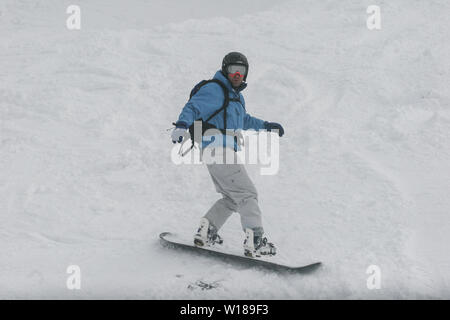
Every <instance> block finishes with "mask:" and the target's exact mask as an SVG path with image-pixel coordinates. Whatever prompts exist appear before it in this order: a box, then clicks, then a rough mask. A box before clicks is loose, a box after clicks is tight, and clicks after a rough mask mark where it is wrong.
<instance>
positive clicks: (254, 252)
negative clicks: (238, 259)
mask: <svg viewBox="0 0 450 320" xmlns="http://www.w3.org/2000/svg"><path fill="white" fill-rule="evenodd" d="M276 252H277V251H276V248H275V246H274V244H273V243H271V242H267V238H266V237H263V231H262V228H255V229H249V228H247V229H245V241H244V255H245V256H247V257H252V258H254V257H261V256H274V255H275V254H276Z"/></svg>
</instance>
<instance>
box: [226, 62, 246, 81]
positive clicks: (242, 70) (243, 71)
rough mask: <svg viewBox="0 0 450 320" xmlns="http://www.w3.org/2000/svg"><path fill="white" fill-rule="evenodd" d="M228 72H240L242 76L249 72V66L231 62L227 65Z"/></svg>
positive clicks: (234, 73) (233, 74)
mask: <svg viewBox="0 0 450 320" xmlns="http://www.w3.org/2000/svg"><path fill="white" fill-rule="evenodd" d="M227 71H228V74H230V75H231V76H233V77H234V76H235V75H236V74H239V76H240V77H241V78H242V77H244V76H245V75H246V74H247V67H246V66H244V65H242V64H230V65H229V66H228V67H227Z"/></svg>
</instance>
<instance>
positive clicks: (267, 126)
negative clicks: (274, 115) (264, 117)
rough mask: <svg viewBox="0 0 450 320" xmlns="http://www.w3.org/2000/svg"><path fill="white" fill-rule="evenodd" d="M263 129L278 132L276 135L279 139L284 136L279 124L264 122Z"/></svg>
mask: <svg viewBox="0 0 450 320" xmlns="http://www.w3.org/2000/svg"><path fill="white" fill-rule="evenodd" d="M264 129H266V130H267V131H272V130H278V135H279V136H280V137H282V136H283V134H284V129H283V127H282V126H281V124H279V123H276V122H267V121H266V122H264Z"/></svg>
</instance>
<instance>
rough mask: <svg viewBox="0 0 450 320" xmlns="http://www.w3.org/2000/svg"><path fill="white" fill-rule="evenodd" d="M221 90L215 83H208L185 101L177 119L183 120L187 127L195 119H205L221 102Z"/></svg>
mask: <svg viewBox="0 0 450 320" xmlns="http://www.w3.org/2000/svg"><path fill="white" fill-rule="evenodd" d="M223 99H224V97H223V90H222V88H221V87H220V86H219V85H218V84H216V83H208V84H206V85H204V86H203V87H201V88H200V90H199V91H198V92H197V93H196V94H195V95H194V96H193V97H192V98H191V99H190V100H189V101H188V102H187V103H186V105H185V106H184V107H183V110H182V111H181V113H180V116H179V117H178V121H183V122H185V123H186V124H187V126H188V127H190V126H191V124H193V123H194V121H195V120H200V119H204V120H206V119H207V118H208V117H209V116H210V115H212V114H213V113H214V112H215V111H216V110H217V109H219V108H220V107H221V106H222V104H223Z"/></svg>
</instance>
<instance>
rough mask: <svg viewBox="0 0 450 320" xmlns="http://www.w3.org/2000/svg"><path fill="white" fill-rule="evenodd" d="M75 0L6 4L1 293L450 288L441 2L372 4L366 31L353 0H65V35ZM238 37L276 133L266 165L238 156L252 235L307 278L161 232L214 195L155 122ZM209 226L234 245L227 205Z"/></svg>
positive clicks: (172, 115) (350, 294)
mask: <svg viewBox="0 0 450 320" xmlns="http://www.w3.org/2000/svg"><path fill="white" fill-rule="evenodd" d="M70 4H71V3H69V2H66V1H56V0H45V1H44V0H42V1H39V0H34V1H32V0H22V1H16V0H3V1H2V2H1V4H0V37H1V41H0V121H1V122H0V130H1V131H0V194H1V201H0V215H1V219H0V221H1V223H0V250H1V252H2V254H1V258H0V298H2V299H10V298H26V299H35V298H44V299H51V298H56V299H60V298H64V299H80V298H82V299H93V298H101V299H104V298H114V299H304V298H306V299H381V298H384V299H423V298H441V299H442V298H443V299H448V298H450V255H449V253H448V252H449V251H448V248H447V245H448V243H450V232H449V231H450V218H449V217H448V213H449V209H450V198H449V197H448V192H449V190H450V148H449V146H450V109H449V105H450V93H449V90H448V88H449V85H450V81H449V80H450V74H449V70H450V59H449V55H448V53H449V49H450V44H449V41H448V34H447V32H448V31H447V30H448V29H449V28H450V22H449V20H448V15H449V14H450V4H449V3H448V1H445V0H442V1H438V0H434V1H427V2H423V1H410V0H397V1H382V0H380V1H377V5H379V6H380V8H381V18H382V20H381V24H382V28H381V30H375V31H370V30H368V29H367V27H366V19H367V17H368V14H367V13H366V9H367V7H368V6H369V5H372V4H374V3H372V1H366V0H364V1H345V2H343V1H336V0H327V1H320V2H319V1H311V0H305V1H301V2H300V1H278V2H277V3H276V4H275V3H273V2H272V1H268V0H264V1H256V0H253V1H237V0H228V1H226V2H223V3H220V2H212V1H206V0H193V1H181V0H172V1H166V0H165V1H162V0H155V1H143V0H129V1H127V2H123V1H118V0H115V1H111V0H109V1H106V0H95V1H94V0H90V1H87V0H85V1H81V0H79V1H77V4H78V5H79V6H80V8H81V19H82V20H81V30H72V31H69V30H68V29H67V28H66V19H67V17H68V14H67V13H66V8H67V6H69V5H70ZM233 50H238V51H241V52H243V53H245V54H246V55H247V57H248V58H249V61H250V74H249V76H248V83H249V86H248V88H247V89H246V91H245V92H244V95H245V98H246V103H247V109H248V111H249V112H250V113H251V114H252V115H254V116H257V117H260V118H262V119H265V120H269V121H276V122H280V123H281V124H283V126H284V128H285V131H286V134H285V136H284V137H282V138H281V139H280V169H279V172H278V174H277V175H272V176H267V175H260V174H259V172H260V171H259V167H258V166H257V165H252V166H249V168H248V169H249V174H250V175H251V177H252V179H253V180H254V182H255V184H256V187H257V189H258V192H259V201H260V206H261V208H262V210H263V214H264V224H265V229H266V232H267V234H268V236H269V237H270V239H271V240H273V242H274V243H275V244H276V245H277V247H278V249H279V250H280V251H281V252H283V254H284V255H286V254H289V255H292V257H293V259H294V258H295V259H296V258H298V257H301V258H303V257H307V258H308V259H317V260H321V261H322V262H323V267H322V268H321V269H320V270H318V271H317V272H315V273H313V274H309V275H304V276H299V275H280V274H274V273H270V272H267V271H263V270H258V269H252V268H242V267H237V266H234V265H232V264H229V263H224V262H221V261H219V260H213V259H208V258H206V257H202V256H193V255H192V254H189V253H183V252H177V251H171V250H168V249H167V248H163V247H162V246H161V245H160V244H159V242H158V234H159V233H160V232H162V231H171V232H176V233H180V234H190V233H193V232H194V230H195V228H196V227H197V224H198V223H199V220H200V218H201V216H202V215H203V214H204V213H205V212H206V210H207V209H208V208H209V207H210V206H211V205H212V204H213V203H214V201H215V200H216V199H217V198H218V195H217V194H216V192H215V190H214V187H213V184H212V182H211V181H210V178H209V175H208V173H207V170H206V168H205V167H204V166H202V165H184V166H176V165H174V164H173V163H172V161H171V158H170V154H171V149H172V147H173V146H172V143H171V142H170V136H169V134H170V131H167V129H168V128H170V127H171V123H172V122H173V121H174V120H176V118H177V116H178V114H179V112H180V110H181V108H182V106H183V105H184V103H185V102H186V99H187V97H188V94H189V92H190V90H191V88H192V87H193V85H194V84H196V83H197V82H198V81H200V80H201V79H208V78H210V77H212V75H213V74H214V73H215V71H216V70H217V69H219V67H220V63H221V59H222V57H223V56H224V54H226V53H227V52H229V51H233ZM221 233H222V236H223V237H224V238H225V240H226V239H227V238H228V239H233V241H235V242H236V243H239V242H240V239H242V240H243V233H242V231H241V230H240V222H239V217H238V215H237V214H235V215H233V216H232V217H231V219H230V221H229V222H227V224H226V225H225V226H224V228H223V229H222V230H221ZM70 265H78V266H79V267H80V269H81V289H80V290H68V288H67V286H66V281H67V278H68V277H69V276H70V275H69V274H68V273H66V270H67V268H68V266H70ZM371 265H376V266H378V267H379V268H380V270H381V288H380V289H378V290H369V289H368V287H367V279H368V277H369V276H370V274H367V273H366V270H367V269H368V267H369V266H371ZM199 282H204V283H213V284H215V285H214V286H213V287H214V288H212V289H210V290H201V288H200V287H198V286H196V285H195V284H196V283H199ZM196 288H197V289H196Z"/></svg>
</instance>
